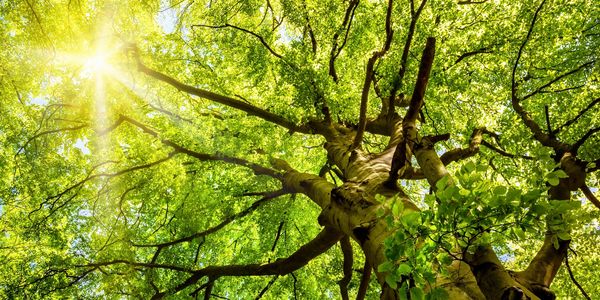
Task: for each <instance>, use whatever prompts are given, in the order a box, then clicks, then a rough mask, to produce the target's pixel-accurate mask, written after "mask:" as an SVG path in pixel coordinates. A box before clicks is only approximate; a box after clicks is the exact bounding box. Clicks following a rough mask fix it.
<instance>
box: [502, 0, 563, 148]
mask: <svg viewBox="0 0 600 300" xmlns="http://www.w3.org/2000/svg"><path fill="white" fill-rule="evenodd" d="M545 3H546V0H543V1H542V3H540V5H539V6H538V8H537V9H536V11H535V14H534V15H533V18H532V20H531V25H530V26H529V30H528V31H527V36H526V37H525V39H524V40H523V43H522V44H521V46H520V47H519V52H518V53H517V58H516V60H515V64H514V65H513V69H512V75H511V103H512V107H513V109H514V110H515V112H516V113H517V114H518V115H519V117H521V120H522V121H523V123H524V124H525V126H527V128H529V130H530V131H531V133H532V134H533V137H534V138H535V139H536V140H537V141H538V142H540V143H541V144H542V145H544V146H546V147H551V148H552V149H554V150H559V151H562V152H566V151H569V150H570V148H571V147H570V146H569V145H567V144H565V143H562V142H560V141H558V140H557V139H555V138H552V137H551V136H550V135H549V134H546V133H544V132H543V131H542V129H541V128H540V126H539V125H538V124H537V123H536V122H535V121H534V120H533V118H531V116H530V115H529V113H528V112H527V111H525V109H524V108H523V106H521V104H520V103H519V102H520V101H521V99H519V97H518V95H517V88H518V84H517V81H516V73H517V67H518V66H519V61H520V60H521V56H522V54H523V50H524V49H525V45H527V42H528V41H529V38H530V37H531V33H532V32H533V28H534V25H535V22H536V20H537V18H538V15H539V13H540V11H541V10H542V7H543V6H544V4H545ZM550 84H551V83H550Z"/></svg>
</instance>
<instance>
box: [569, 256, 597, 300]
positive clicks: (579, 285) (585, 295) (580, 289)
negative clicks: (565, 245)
mask: <svg viewBox="0 0 600 300" xmlns="http://www.w3.org/2000/svg"><path fill="white" fill-rule="evenodd" d="M565 266H566V267H567V271H568V272H569V277H571V281H573V284H575V285H576V286H577V288H578V289H579V291H581V294H582V295H583V297H585V299H587V300H592V298H590V296H589V295H588V294H587V293H586V292H585V290H584V289H583V287H582V286H581V284H579V282H577V280H575V276H573V271H572V270H571V266H570V265H569V254H568V253H567V255H566V256H565Z"/></svg>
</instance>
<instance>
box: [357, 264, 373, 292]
mask: <svg viewBox="0 0 600 300" xmlns="http://www.w3.org/2000/svg"><path fill="white" fill-rule="evenodd" d="M371 271H372V269H371V266H370V265H369V263H368V262H367V260H365V265H364V267H363V275H362V277H361V279H360V286H359V287H358V292H357V293H356V300H364V299H365V296H366V295H367V290H368V289H369V280H370V279H371Z"/></svg>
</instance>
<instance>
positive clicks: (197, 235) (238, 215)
mask: <svg viewBox="0 0 600 300" xmlns="http://www.w3.org/2000/svg"><path fill="white" fill-rule="evenodd" d="M286 193H287V192H285V191H284V190H279V191H275V192H271V193H269V194H266V195H265V196H264V197H263V198H262V199H260V200H258V201H256V202H254V203H252V205H250V207H248V208H246V209H245V210H242V211H241V212H238V213H236V214H233V215H231V216H229V217H227V218H225V220H223V221H221V223H219V224H217V225H215V226H213V227H210V228H208V229H206V230H203V231H199V232H196V233H194V234H192V235H188V236H186V237H182V238H179V239H176V240H173V241H170V242H164V243H157V244H136V243H131V245H132V246H134V247H146V248H149V247H157V248H159V249H160V248H165V247H169V246H172V245H175V244H179V243H183V242H190V241H192V240H194V239H197V238H201V237H205V236H207V235H209V234H212V233H215V232H217V231H219V230H220V229H221V228H223V227H225V226H226V225H228V224H230V223H231V222H233V221H235V220H238V219H240V218H243V217H245V216H247V215H249V214H250V213H252V212H254V211H255V210H256V209H257V208H259V207H260V206H261V205H263V204H265V203H266V202H268V201H269V200H272V199H274V198H277V197H279V196H282V195H285V194H286Z"/></svg>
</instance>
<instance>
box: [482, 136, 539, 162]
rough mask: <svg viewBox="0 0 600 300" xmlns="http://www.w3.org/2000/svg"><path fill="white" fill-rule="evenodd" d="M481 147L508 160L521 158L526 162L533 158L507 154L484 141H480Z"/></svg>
mask: <svg viewBox="0 0 600 300" xmlns="http://www.w3.org/2000/svg"><path fill="white" fill-rule="evenodd" d="M481 145H483V146H485V147H486V148H488V149H490V150H492V151H494V152H496V153H498V154H500V155H502V156H504V157H508V158H522V159H527V160H533V157H531V156H528V155H516V154H512V153H508V152H506V151H504V150H502V149H500V148H498V147H496V146H494V145H492V144H490V143H489V142H487V141H486V140H482V141H481Z"/></svg>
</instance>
